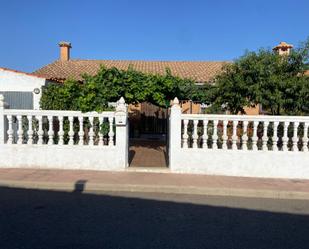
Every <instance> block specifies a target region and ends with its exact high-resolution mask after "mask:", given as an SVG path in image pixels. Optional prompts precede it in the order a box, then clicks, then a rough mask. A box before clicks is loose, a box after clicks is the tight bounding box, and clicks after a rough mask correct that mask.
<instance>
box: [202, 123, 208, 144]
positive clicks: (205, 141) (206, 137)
mask: <svg viewBox="0 0 309 249" xmlns="http://www.w3.org/2000/svg"><path fill="white" fill-rule="evenodd" d="M207 126H208V120H207V119H204V120H203V127H204V129H203V130H204V132H203V149H208V145H207V139H208V133H207V131H208V129H207Z"/></svg>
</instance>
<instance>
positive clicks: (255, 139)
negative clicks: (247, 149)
mask: <svg viewBox="0 0 309 249" xmlns="http://www.w3.org/2000/svg"><path fill="white" fill-rule="evenodd" d="M258 125H259V122H258V121H253V134H252V150H255V151H256V150H258V146H257V142H258V140H259V137H258V135H257V127H258Z"/></svg>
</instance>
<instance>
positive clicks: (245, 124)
mask: <svg viewBox="0 0 309 249" xmlns="http://www.w3.org/2000/svg"><path fill="white" fill-rule="evenodd" d="M248 123H249V122H248V121H246V120H245V121H243V122H242V124H243V125H242V129H243V136H242V150H248V139H249V137H248Z"/></svg>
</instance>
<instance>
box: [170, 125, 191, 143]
mask: <svg viewBox="0 0 309 249" xmlns="http://www.w3.org/2000/svg"><path fill="white" fill-rule="evenodd" d="M188 124H189V120H188V119H184V120H183V136H182V147H183V148H185V149H187V148H188V147H189V146H188V138H189V135H188ZM171 125H174V124H172V123H171Z"/></svg>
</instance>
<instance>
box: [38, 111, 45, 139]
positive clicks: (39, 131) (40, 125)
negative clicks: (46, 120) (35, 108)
mask: <svg viewBox="0 0 309 249" xmlns="http://www.w3.org/2000/svg"><path fill="white" fill-rule="evenodd" d="M37 120H38V123H39V129H38V143H37V144H43V143H44V141H43V135H44V131H43V117H42V116H38V117H37Z"/></svg>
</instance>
